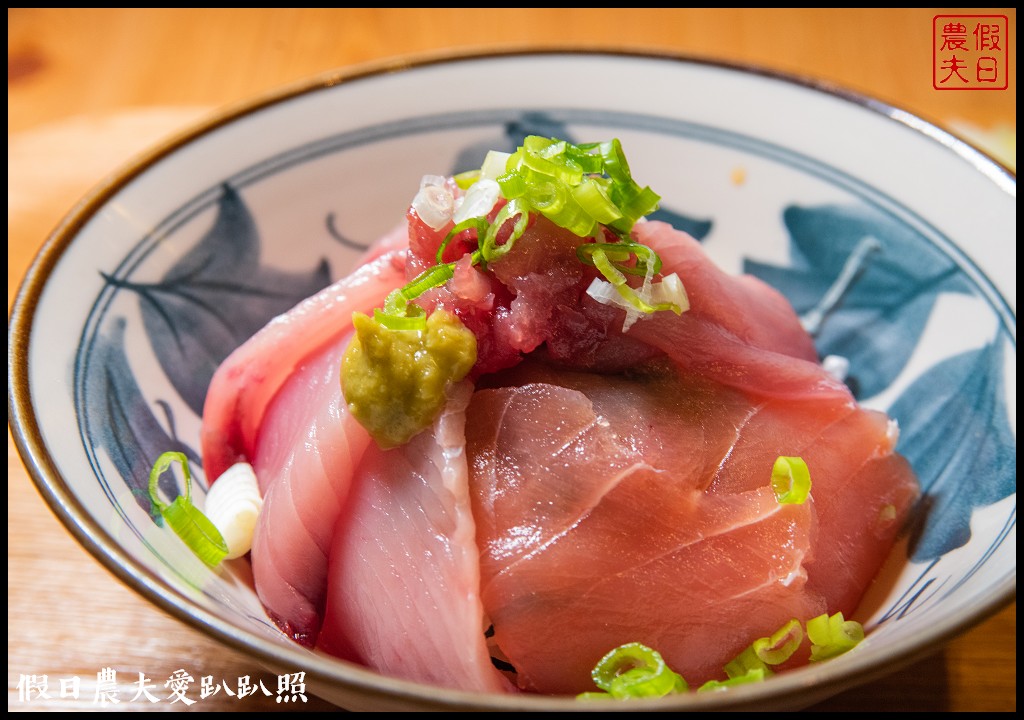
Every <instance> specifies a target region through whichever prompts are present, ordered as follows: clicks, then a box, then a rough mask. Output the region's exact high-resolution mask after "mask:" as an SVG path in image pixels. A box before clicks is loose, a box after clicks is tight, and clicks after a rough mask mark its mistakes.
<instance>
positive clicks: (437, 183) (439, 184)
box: [412, 175, 455, 230]
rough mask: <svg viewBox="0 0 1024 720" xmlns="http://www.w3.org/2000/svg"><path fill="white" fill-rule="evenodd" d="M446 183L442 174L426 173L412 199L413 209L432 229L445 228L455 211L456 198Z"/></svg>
mask: <svg viewBox="0 0 1024 720" xmlns="http://www.w3.org/2000/svg"><path fill="white" fill-rule="evenodd" d="M445 183H446V180H445V179H444V178H443V177H441V176H440V175H424V176H423V179H422V180H420V190H419V192H418V193H416V197H414V198H413V199H412V209H413V210H415V211H416V214H417V215H419V216H420V220H422V221H423V222H424V223H426V224H427V226H428V227H430V228H431V229H432V230H440V229H441V228H443V227H444V226H445V225H446V224H447V223H448V221H449V220H451V219H452V213H453V212H454V211H455V198H454V197H452V194H451V191H449V190H448V188H447V186H446V184H445Z"/></svg>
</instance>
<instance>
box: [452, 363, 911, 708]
mask: <svg viewBox="0 0 1024 720" xmlns="http://www.w3.org/2000/svg"><path fill="white" fill-rule="evenodd" d="M508 381H509V382H511V383H512V384H511V385H509V386H507V387H495V388H491V389H481V390H478V392H477V394H476V395H475V396H474V399H473V403H472V404H471V406H470V409H469V412H468V420H469V422H468V427H469V428H470V429H471V430H470V433H469V436H468V439H467V442H468V452H469V455H470V457H471V468H472V473H471V487H472V488H473V497H474V501H475V505H474V509H475V511H476V514H477V519H478V522H479V524H480V528H481V530H480V544H481V550H482V552H483V555H484V560H483V561H482V568H483V578H482V583H483V584H482V588H483V589H482V596H483V598H484V606H485V609H486V610H487V612H488V615H489V616H490V618H491V621H492V623H493V624H494V635H495V640H496V642H497V644H498V645H499V646H500V647H501V649H502V651H503V652H504V654H505V655H506V656H507V657H508V659H509V661H510V662H511V663H512V664H513V665H514V666H515V667H516V669H517V671H518V678H519V682H520V683H521V684H522V685H523V686H524V687H529V688H531V689H533V690H536V691H540V692H549V693H550V692H563V693H564V692H580V691H581V689H583V688H585V687H586V686H587V683H588V681H589V671H590V669H591V668H593V666H594V664H595V663H596V662H597V661H598V660H599V659H600V658H601V657H602V656H603V655H604V654H605V653H606V652H607V651H608V650H609V649H610V648H613V647H617V646H619V645H623V644H625V643H628V642H642V643H644V644H647V645H649V646H651V647H657V648H661V652H662V654H663V656H664V657H665V659H666V661H667V662H668V663H669V664H670V666H672V667H673V669H675V670H676V671H677V672H679V673H681V674H682V675H683V676H684V677H686V678H687V680H689V681H691V682H693V681H697V682H704V681H706V680H709V679H712V678H714V677H717V676H720V674H721V669H722V667H723V666H724V665H725V663H727V662H728V661H729V660H731V659H732V658H733V657H735V656H736V655H737V654H738V653H739V652H740V651H741V650H743V648H744V647H746V646H747V645H748V644H749V643H750V642H751V640H752V638H754V637H761V636H766V635H769V634H771V633H772V632H774V631H775V630H777V629H778V628H780V627H781V626H782V625H783V624H785V623H786V622H787V621H788V620H789V619H791V618H801V619H805V618H809V617H812V616H814V615H817V614H820V613H822V612H825V611H826V610H830V611H832V612H835V611H836V610H837V609H841V610H842V611H844V612H847V613H852V611H853V610H854V609H855V607H856V602H858V601H859V599H860V595H861V593H862V591H863V589H864V587H865V586H866V584H867V582H868V581H869V580H870V578H871V577H873V576H874V574H875V573H876V572H877V570H878V568H879V566H880V564H881V562H882V560H883V559H884V557H885V553H886V551H887V550H888V547H889V546H890V545H891V542H892V539H893V536H894V534H895V531H896V529H897V528H898V525H899V522H900V521H901V520H902V519H903V517H904V515H905V512H906V509H907V507H908V504H909V500H910V499H911V498H912V497H913V483H912V482H910V481H911V480H912V476H910V475H908V474H907V473H905V472H900V471H902V470H903V468H902V466H901V465H899V463H900V461H899V460H898V459H897V458H895V457H894V456H893V455H892V445H891V437H890V436H889V434H888V429H887V427H886V426H885V425H879V424H878V423H877V422H872V420H873V417H872V414H871V413H869V412H867V411H864V410H861V409H859V408H857V407H856V406H855V405H853V404H852V403H849V402H843V401H838V402H837V401H836V400H835V399H833V398H831V397H828V396H824V397H823V398H820V399H817V400H814V401H803V402H796V403H795V402H792V401H785V402H782V401H779V400H776V399H771V398H757V397H750V396H748V395H746V394H745V393H740V392H737V391H735V390H732V389H730V388H727V387H725V386H723V385H721V384H719V383H716V382H711V381H708V380H706V379H703V378H698V377H688V376H686V375H681V374H677V373H675V372H671V371H665V370H664V368H661V369H658V370H655V371H652V372H651V373H650V374H636V375H634V376H633V377H630V378H622V377H614V376H596V375H592V374H580V373H572V372H567V371H564V370H552V369H550V368H538V369H532V370H530V371H527V370H524V369H523V368H520V369H519V370H518V371H517V372H516V373H514V377H510V378H508ZM794 454H799V455H802V456H803V457H804V458H805V459H807V462H808V463H809V464H810V465H812V466H813V467H814V468H815V476H816V477H821V478H822V482H821V483H820V484H818V485H816V486H815V489H814V491H813V492H812V495H813V498H812V500H810V501H808V502H806V503H804V504H802V505H780V504H779V503H778V502H777V501H776V499H775V497H774V495H773V494H772V491H771V488H770V483H769V477H770V468H771V464H772V461H773V460H774V459H775V457H777V456H779V455H794ZM830 462H831V463H832V464H846V463H848V464H849V466H848V467H841V468H838V469H836V468H833V467H829V466H828V463H830ZM864 463H879V464H882V465H885V464H892V465H894V470H895V471H893V470H889V471H888V472H886V471H884V470H883V471H879V469H877V468H876V469H873V470H872V472H870V473H862V472H861V470H862V466H863V464H864ZM737 477H738V478H743V480H742V481H739V482H734V481H733V479H734V478H737ZM861 477H862V478H863V480H860V479H858V478H861ZM894 480H895V482H891V481H894ZM890 482H891V485H890ZM836 486H847V487H849V488H850V490H849V491H843V490H842V489H841V488H837V487H836ZM837 490H838V492H837ZM831 494H838V496H839V498H840V499H839V501H838V502H832V501H825V502H822V503H818V502H817V500H816V497H817V496H818V495H822V496H823V497H825V498H828V497H830V495H831ZM854 494H855V495H857V501H856V505H857V509H856V510H854V508H852V507H851V508H847V507H844V504H843V502H844V499H845V500H852V497H851V496H852V495H854ZM861 506H863V507H865V508H868V510H865V511H861V510H860V509H859V508H860V507H861ZM890 506H891V509H892V512H891V513H887V512H885V511H884V510H885V508H886V507H890ZM850 510H853V512H852V513H851V512H850ZM851 515H854V516H855V517H851ZM880 518H881V519H880ZM854 533H855V534H867V535H870V536H871V540H870V542H868V543H867V544H865V543H863V542H860V541H858V542H851V537H850V535H851V534H854ZM876 541H877V542H876ZM851 546H852V547H855V548H858V549H857V550H851V549H849V548H850V547H851ZM847 568H851V569H853V570H852V571H851V570H847Z"/></svg>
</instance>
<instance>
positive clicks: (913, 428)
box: [891, 333, 1017, 562]
mask: <svg viewBox="0 0 1024 720" xmlns="http://www.w3.org/2000/svg"><path fill="white" fill-rule="evenodd" d="M1004 341H1005V337H1004V336H1003V334H1002V333H999V335H998V337H997V338H996V341H995V342H992V343H990V344H988V345H986V346H985V347H984V348H981V349H980V350H975V351H972V352H966V353H962V354H960V355H957V356H955V357H952V358H950V359H948V360H945V361H943V362H940V363H938V364H936V365H934V366H933V367H932V368H931V369H929V370H928V371H927V372H926V373H924V374H923V375H921V377H919V378H918V379H917V380H916V381H915V382H914V383H913V384H912V385H911V386H910V387H909V388H908V389H907V390H906V391H905V392H903V393H902V394H901V395H900V397H899V399H898V400H896V402H895V403H894V404H893V406H892V408H891V413H892V414H893V415H894V416H896V417H899V418H902V420H901V422H900V443H899V450H900V452H902V453H903V455H904V456H905V457H906V458H907V460H908V461H910V464H911V466H913V468H914V469H915V470H916V471H917V473H918V476H919V477H920V479H921V485H922V487H921V489H922V491H923V492H924V493H925V494H924V496H923V500H922V505H921V507H920V508H918V512H917V513H916V518H915V526H914V528H913V535H912V538H911V551H912V559H913V560H915V561H922V562H923V561H927V560H933V559H935V558H938V557H940V556H942V555H944V554H946V553H947V552H949V551H950V550H953V549H955V548H958V547H961V546H963V545H965V544H967V541H968V540H970V537H971V532H970V520H971V511H972V510H974V508H976V507H982V506H985V505H991V504H992V503H994V502H997V501H999V500H1002V499H1003V498H1005V497H1008V496H1009V495H1012V494H1013V493H1014V492H1016V490H1017V450H1016V439H1015V437H1014V435H1013V432H1012V431H1011V429H1010V425H1009V420H1008V416H1007V408H1006V403H1005V402H1004V400H1003V398H1004V397H1005V388H1004V383H1003V380H1002V378H1003V372H1004V368H1003V343H1004Z"/></svg>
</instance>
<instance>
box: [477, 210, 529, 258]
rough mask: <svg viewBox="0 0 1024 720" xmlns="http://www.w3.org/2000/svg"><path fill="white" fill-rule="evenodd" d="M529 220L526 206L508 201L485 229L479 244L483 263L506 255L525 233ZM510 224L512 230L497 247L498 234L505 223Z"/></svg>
mask: <svg viewBox="0 0 1024 720" xmlns="http://www.w3.org/2000/svg"><path fill="white" fill-rule="evenodd" d="M529 220H530V213H529V211H528V209H527V206H526V204H525V203H524V202H522V201H521V200H518V199H517V200H509V201H508V202H507V203H505V207H503V208H502V209H501V210H500V211H499V212H498V215H497V217H495V218H494V222H493V223H491V226H490V227H489V228H487V233H486V234H485V235H484V238H483V241H482V242H481V243H480V256H481V257H482V258H483V259H484V261H485V262H493V261H495V260H497V259H498V258H500V257H501V256H502V255H504V254H505V253H507V252H508V251H509V250H511V249H512V246H513V245H515V243H516V240H518V239H519V238H520V237H522V235H523V233H524V232H526V226H527V223H528V222H529ZM509 221H511V222H512V230H511V233H510V234H509V236H508V238H506V239H505V242H503V243H502V244H501V245H498V233H499V232H500V231H501V229H502V228H503V227H504V226H505V223H507V222H509Z"/></svg>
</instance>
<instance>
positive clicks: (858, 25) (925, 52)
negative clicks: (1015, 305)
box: [7, 8, 1016, 711]
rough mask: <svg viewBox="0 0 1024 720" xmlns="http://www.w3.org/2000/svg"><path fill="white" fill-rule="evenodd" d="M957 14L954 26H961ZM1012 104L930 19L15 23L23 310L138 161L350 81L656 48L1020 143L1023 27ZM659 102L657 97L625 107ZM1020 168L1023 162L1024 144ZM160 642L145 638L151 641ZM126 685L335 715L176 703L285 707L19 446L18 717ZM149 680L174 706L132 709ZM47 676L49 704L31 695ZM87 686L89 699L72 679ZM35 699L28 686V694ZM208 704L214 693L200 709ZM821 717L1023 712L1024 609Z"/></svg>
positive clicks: (308, 16)
mask: <svg viewBox="0 0 1024 720" xmlns="http://www.w3.org/2000/svg"><path fill="white" fill-rule="evenodd" d="M942 12H943V13H946V14H953V13H955V12H956V11H955V10H943V11H942ZM963 12H965V13H967V12H969V13H971V14H986V13H988V14H1001V15H1006V16H1007V17H1008V18H1009V25H1010V30H1009V36H1010V38H1009V39H1010V42H1011V46H1010V47H1011V53H1010V55H1011V59H1012V64H1011V68H1010V78H1011V84H1010V88H1009V89H1007V90H1005V91H999V92H939V91H936V90H934V89H933V88H932V85H931V65H930V60H931V21H932V16H933V15H934V14H935V13H936V11H933V10H927V9H895V10H878V9H817V10H786V9H778V10H741V9H732V10H711V9H692V10H685V9H679V10H672V9H670V10H651V9H638V10H628V9H622V8H613V9H610V10H590V9H565V8H546V9H545V8H519V9H515V8H512V9H491V10H487V9H470V10H455V9H437V10H429V9H396V8H391V9H381V10H372V9H333V10H332V9H326V10H318V9H275V10H230V9H210V10H195V9H192V10H188V9H128V10H118V9H84V10H79V9H66V8H64V9H53V8H51V9H28V8H9V9H8V86H7V87H8V91H7V97H8V308H10V306H11V303H12V301H13V298H14V294H15V292H16V291H17V287H18V284H19V283H20V281H21V279H22V277H24V275H25V272H26V271H27V269H28V267H29V265H30V263H31V261H32V258H33V257H34V256H35V254H36V252H37V251H38V249H39V247H40V246H41V245H42V243H43V242H44V240H45V238H46V236H47V234H48V233H49V232H50V231H51V230H52V229H53V227H54V226H55V225H56V224H57V223H58V222H59V220H60V218H61V217H62V216H63V215H64V214H65V213H67V212H68V211H69V210H70V209H71V207H72V206H73V204H74V203H75V202H76V201H77V200H78V199H79V198H80V197H81V196H82V195H83V194H84V193H85V192H86V191H87V190H88V189H89V188H90V187H92V186H93V185H95V184H96V183H98V182H99V181H100V180H102V178H103V177H105V176H106V175H107V174H108V173H110V172H113V171H114V170H115V169H116V168H118V167H119V166H120V165H121V164H122V163H124V162H126V161H127V160H128V159H129V158H130V157H132V156H133V155H134V154H135V153H137V152H139V151H141V150H143V149H145V148H147V147H149V146H150V145H152V144H153V143H155V142H157V141H159V140H161V139H162V138H165V137H167V136H168V135H170V134H172V133H174V132H176V131H179V130H181V129H184V128H185V127H187V126H188V125H189V124H190V123H192V122H195V121H196V120H198V119H199V118H202V117H204V116H206V115H207V114H208V113H211V112H213V111H216V110H218V109H221V108H225V107H228V106H230V105H233V104H235V103H238V102H242V101H245V100H248V99H250V98H252V97H253V96H254V95H257V94H260V93H263V92H266V91H269V90H273V89H277V88H279V87H281V86H283V85H286V84H288V83H292V82H295V81H298V80H301V79H303V78H305V77H308V76H310V75H314V74H318V73H321V72H324V71H327V70H331V69H335V68H343V67H350V66H353V65H357V64H359V63H365V62H372V61H378V60H382V59H387V58H395V57H402V56H407V55H411V54H419V53H428V52H430V53H434V52H442V51H447V50H453V49H458V50H473V49H487V50H493V49H499V48H503V47H553V46H558V45H564V44H570V45H574V46H580V47H598V48H618V49H642V50H648V51H661V52H671V53H681V54H686V55H691V56H698V57H705V58H709V59H716V60H723V61H728V62H738V63H750V64H756V65H759V66H763V67H766V68H769V69H772V70H778V71H783V72H788V73H795V74H798V75H802V76H807V77H812V78H815V79H818V80H822V81H826V82H829V83H834V84H836V85H837V86H839V87H842V88H847V89H850V90H854V91H858V92H864V93H867V94H870V95H873V96H875V97H877V98H879V99H881V100H883V101H886V102H889V103H891V104H894V105H896V106H898V107H901V108H903V109H906V110H908V111H910V112H913V113H915V114H918V115H920V116H922V117H924V118H926V119H928V120H931V121H932V122H934V123H936V124H938V125H940V126H942V127H946V128H948V129H953V130H956V131H958V132H961V131H964V132H966V131H965V130H964V128H965V127H970V128H977V129H981V130H982V131H985V132H990V131H998V130H1000V129H1002V131H1003V132H1004V134H1007V135H1008V136H1009V137H1012V138H1014V143H1015V136H1016V82H1015V78H1016V67H1015V62H1016V54H1015V51H1013V50H1012V48H1014V47H1015V43H1016V11H1015V10H1014V9H1005V8H1004V9H995V10H977V9H974V10H970V11H967V10H964V11H963ZM622 101H623V102H626V103H638V104H643V103H645V102H649V101H650V99H648V98H642V97H637V98H630V97H625V98H622ZM1013 148H1014V149H1013V150H1012V153H1013V155H1012V161H1013V163H1014V164H1015V161H1016V157H1015V145H1014V146H1013ZM140 638H141V639H140ZM108 667H109V668H112V669H114V670H116V671H117V678H118V689H119V691H120V692H119V696H120V698H121V700H122V701H121V702H120V703H119V704H118V705H110V706H107V707H106V708H105V709H108V710H129V711H139V710H186V711H187V710H205V711H211V710H214V711H252V710H263V711H274V710H291V711H294V710H296V709H299V710H327V709H330V708H329V706H328V705H327V704H326V703H323V702H321V701H319V700H317V699H316V698H313V697H310V698H309V700H308V702H307V703H306V704H305V705H299V706H296V705H294V704H292V705H286V704H282V703H276V702H275V698H274V697H268V696H266V695H263V694H262V692H260V693H257V695H254V696H251V697H248V698H245V699H239V698H237V697H231V696H229V695H227V693H226V691H220V692H218V693H217V694H216V695H212V696H210V697H207V698H205V699H203V700H201V701H200V702H197V703H195V704H194V705H192V706H186V705H185V704H184V703H181V702H177V703H173V704H172V703H170V701H169V700H167V699H166V698H167V693H168V691H167V690H166V689H165V688H163V683H164V682H165V681H166V679H167V678H168V677H169V676H170V675H171V674H172V673H173V672H175V671H176V670H179V669H185V670H187V671H188V672H189V673H190V674H191V675H193V676H194V677H195V678H196V687H197V688H198V679H199V678H200V677H202V676H210V677H212V678H215V679H216V680H217V681H218V682H220V681H225V682H226V683H227V684H228V686H229V687H231V686H235V684H236V683H237V682H238V679H239V678H242V677H245V676H249V678H250V679H251V680H252V682H254V683H258V682H259V680H263V681H264V684H265V685H266V687H268V688H269V689H270V690H271V691H276V681H277V678H276V676H274V675H271V674H269V673H267V672H266V671H264V670H263V669H262V668H261V667H260V666H258V665H257V664H256V663H255V662H253V661H252V660H251V659H249V658H247V657H245V656H243V655H241V654H239V653H236V652H235V651H233V650H231V649H228V648H225V647H224V646H222V645H220V644H219V643H215V642H214V641H212V640H210V639H209V638H207V637H204V636H203V635H201V634H199V633H198V632H196V631H194V630H192V629H191V628H189V627H186V626H184V625H183V624H181V623H180V622H178V621H177V620H175V619H173V618H170V617H168V616H167V615H165V614H164V613H163V612H161V611H160V610H159V609H157V608H156V607H155V606H153V605H151V604H150V603H148V602H147V601H146V600H144V599H143V598H142V597H140V596H139V595H137V594H136V593H135V592H133V591H132V590H130V589H128V588H126V587H125V586H124V585H122V584H121V583H120V582H119V581H118V580H117V579H116V578H115V577H114V576H112V575H111V574H110V573H108V572H107V571H106V570H105V569H104V568H103V567H102V566H101V565H100V564H99V563H98V562H97V561H96V560H95V559H93V558H92V557H91V556H90V555H88V553H87V552H86V551H84V550H83V549H82V548H81V546H79V545H78V543H77V542H75V540H74V539H73V538H72V537H71V535H70V534H69V533H68V532H67V530H66V529H65V528H64V527H63V526H62V525H61V524H60V523H59V522H58V521H57V520H56V519H55V517H54V516H53V514H52V513H51V512H50V510H49V509H48V507H47V506H46V504H45V503H44V502H43V500H42V499H41V498H40V496H39V494H38V493H37V492H36V490H35V488H34V486H33V485H32V483H31V480H30V479H29V476H28V473H27V472H26V470H25V468H24V467H23V466H22V463H21V460H20V458H19V457H18V455H17V452H16V450H15V447H14V444H13V442H12V440H11V437H10V434H9V435H8V708H9V709H10V710H40V711H42V710H46V711H53V710H95V709H98V708H99V704H98V703H97V702H96V688H97V685H96V679H97V673H98V672H100V671H101V670H102V669H104V668H108ZM139 673H144V674H145V676H146V677H147V678H149V679H150V680H152V682H153V683H154V684H155V685H158V686H159V689H160V691H161V693H160V697H161V698H163V699H162V700H161V702H160V703H157V704H150V703H148V702H146V701H145V700H144V699H140V700H135V701H131V698H132V697H133V695H134V694H135V691H136V689H137V688H136V687H135V685H134V683H136V682H137V680H138V676H139ZM33 675H34V676H37V678H38V677H41V676H43V675H46V676H47V678H48V695H50V697H49V698H41V697H38V696H34V697H31V698H30V699H26V698H25V697H24V696H23V695H22V694H20V693H19V681H20V680H22V679H23V677H24V676H33ZM71 677H78V678H79V679H80V681H81V683H80V687H79V692H78V697H77V698H76V697H72V696H71V688H70V686H69V687H67V688H65V692H64V693H63V694H64V695H65V696H64V697H62V696H61V695H62V693H61V683H60V680H61V679H68V678H71ZM23 690H24V685H22V692H23ZM192 696H193V697H198V692H195V693H192ZM813 709H814V710H818V711H874V710H912V711H946V710H948V711H1015V710H1016V604H1015V603H1014V604H1013V605H1011V606H1009V607H1007V608H1005V609H1004V610H1002V611H1001V612H999V613H998V614H996V615H994V616H993V617H991V618H990V619H988V620H987V621H986V622H984V623H982V624H981V625H979V626H978V627H976V628H974V629H973V630H972V631H970V632H968V633H967V634H965V635H964V636H962V637H960V638H958V639H956V640H954V641H952V642H951V643H949V644H948V645H947V646H946V647H945V648H944V649H943V650H941V651H940V652H937V653H936V654H935V655H933V656H931V657H930V658H928V659H926V660H923V661H921V662H918V663H916V664H914V665H912V666H910V667H908V668H905V669H903V670H901V671H900V672H897V673H895V674H893V675H891V676H889V677H886V678H884V679H882V680H879V681H875V682H872V683H870V684H868V685H866V686H863V687H861V688H859V689H857V690H854V691H850V692H847V693H843V694H841V695H839V696H838V697H836V698H834V699H833V700H831V701H829V702H827V703H823V704H821V705H819V706H816V707H815V708H813Z"/></svg>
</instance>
